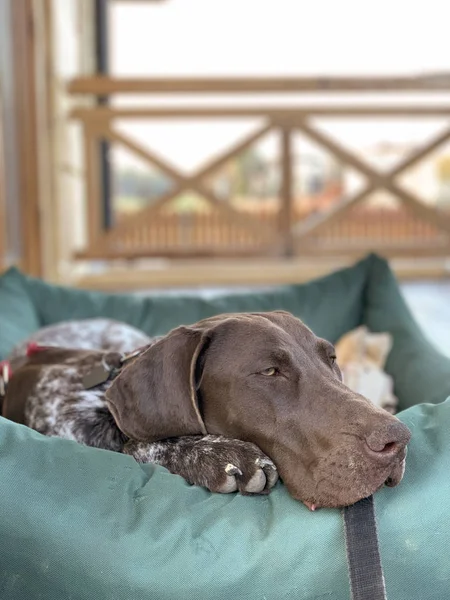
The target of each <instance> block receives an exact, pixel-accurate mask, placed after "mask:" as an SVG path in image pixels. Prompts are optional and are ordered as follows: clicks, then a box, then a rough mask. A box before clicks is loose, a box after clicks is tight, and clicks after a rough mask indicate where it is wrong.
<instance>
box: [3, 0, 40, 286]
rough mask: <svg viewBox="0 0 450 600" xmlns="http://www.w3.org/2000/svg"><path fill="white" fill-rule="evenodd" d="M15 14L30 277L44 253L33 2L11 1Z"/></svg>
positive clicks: (24, 233)
mask: <svg viewBox="0 0 450 600" xmlns="http://www.w3.org/2000/svg"><path fill="white" fill-rule="evenodd" d="M10 6H11V12H12V39H13V62H14V64H13V69H14V73H15V90H14V95H15V103H16V104H15V110H16V113H15V114H14V118H15V121H16V131H17V144H18V157H17V164H18V171H19V178H20V180H19V204H20V209H21V210H20V218H21V229H22V248H23V254H22V260H21V263H20V266H21V267H22V268H23V269H24V270H25V271H26V272H27V273H28V274H30V275H34V276H38V277H39V276H40V275H41V274H42V272H43V264H42V252H41V211H40V194H39V191H40V183H39V175H40V174H39V157H38V148H39V134H38V127H39V126H38V102H40V96H39V90H38V89H37V82H36V56H37V53H38V52H39V51H40V48H38V42H37V31H36V27H37V22H36V15H35V11H36V10H39V9H40V7H39V6H38V5H37V4H36V3H33V2H32V0H14V2H10Z"/></svg>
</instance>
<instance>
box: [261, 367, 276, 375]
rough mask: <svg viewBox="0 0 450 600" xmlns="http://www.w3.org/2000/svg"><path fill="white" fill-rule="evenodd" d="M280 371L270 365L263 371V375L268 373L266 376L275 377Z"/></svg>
mask: <svg viewBox="0 0 450 600" xmlns="http://www.w3.org/2000/svg"><path fill="white" fill-rule="evenodd" d="M277 373H278V370H277V369H275V367H269V368H268V369H264V371H261V375H266V377H273V376H274V375H276V374H277Z"/></svg>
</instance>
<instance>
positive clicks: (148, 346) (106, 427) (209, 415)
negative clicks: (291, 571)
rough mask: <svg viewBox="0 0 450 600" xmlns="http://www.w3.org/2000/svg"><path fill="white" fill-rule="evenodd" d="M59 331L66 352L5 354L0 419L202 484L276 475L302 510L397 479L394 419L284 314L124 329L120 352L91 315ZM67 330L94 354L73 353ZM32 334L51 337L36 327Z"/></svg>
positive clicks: (262, 486)
mask: <svg viewBox="0 0 450 600" xmlns="http://www.w3.org/2000/svg"><path fill="white" fill-rule="evenodd" d="M90 323H91V326H92V328H93V329H95V328H96V331H97V333H96V334H95V335H94V334H92V335H89V333H88V332H86V330H85V328H89V326H90V325H89V324H90ZM103 324H104V328H106V329H107V327H108V326H110V325H111V322H108V321H103ZM108 324H109V325H108ZM115 326H117V324H115ZM63 327H66V328H67V327H68V325H64V326H63ZM72 327H73V329H72V337H71V340H70V341H69V340H68V341H67V343H65V344H62V345H65V346H69V347H67V348H52V347H50V348H42V346H40V347H39V346H38V347H31V348H30V347H29V351H28V356H25V357H24V356H23V354H24V347H23V346H22V347H21V348H22V350H18V351H16V352H15V353H14V357H13V358H12V359H11V368H12V376H11V378H10V381H9V385H8V388H7V392H6V396H5V399H4V406H3V414H4V416H6V417H7V418H11V419H12V420H15V421H17V422H21V423H24V424H26V425H28V426H29V427H32V428H33V429H36V430H37V431H39V432H41V433H43V434H45V435H51V436H59V437H63V438H67V439H71V440H76V441H78V442H81V443H83V444H87V445H91V446H96V447H100V448H104V449H108V450H114V451H118V452H124V453H127V454H130V455H132V456H134V457H135V459H136V460H138V461H140V462H155V463H158V464H161V465H163V466H165V467H166V468H168V469H169V470H170V471H171V472H173V473H176V474H179V475H181V476H183V477H185V478H186V479H187V480H188V481H189V482H191V483H193V484H196V485H203V486H205V487H207V488H209V489H210V490H212V491H217V492H231V491H235V490H236V489H238V490H240V491H241V492H243V493H264V492H267V491H269V489H270V488H271V487H272V486H273V485H274V484H275V482H276V480H277V478H278V473H279V474H280V476H281V478H282V480H283V482H284V483H285V485H286V486H287V488H288V490H289V492H290V493H291V495H292V496H293V497H294V498H296V499H298V500H300V501H302V502H304V503H305V504H306V505H307V506H308V507H309V508H310V509H313V510H314V509H315V508H316V507H338V506H345V505H349V504H353V503H354V502H356V501H358V500H360V499H361V498H364V497H367V496H369V495H371V494H372V493H373V492H375V491H376V490H377V489H379V488H380V487H382V486H383V485H384V484H386V485H388V486H395V485H397V484H398V483H399V482H400V481H401V479H402V476H403V472H404V467H405V457H406V446H407V443H408V442H409V439H410V432H409V430H408V429H407V427H406V426H405V425H403V424H402V423H401V422H400V421H399V420H398V419H397V418H396V417H394V416H392V415H390V414H388V413H387V412H386V411H384V410H382V409H380V408H378V407H376V406H374V405H373V404H372V403H371V402H370V401H369V400H367V399H366V398H364V397H363V396H361V395H359V394H357V393H356V392H353V391H351V390H350V389H349V388H347V387H346V386H345V385H344V384H343V383H342V380H341V373H340V370H339V367H338V365H337V363H336V358H335V351H334V348H333V346H332V345H331V344H330V343H328V342H327V341H325V340H323V339H321V338H318V337H317V336H316V335H314V333H313V332H312V331H311V330H310V329H308V327H306V326H305V325H304V324H303V323H302V322H301V321H300V320H299V319H297V318H295V317H294V316H293V315H291V314H289V313H286V312H283V311H274V312H269V313H247V314H229V315H220V316H217V317H213V318H210V319H205V320H203V321H200V322H198V323H196V324H194V325H192V326H189V327H179V328H177V329H174V330H173V331H171V332H170V333H169V334H168V335H166V336H164V337H162V338H159V339H157V340H149V339H148V338H146V337H145V336H143V337H142V339H138V337H137V338H135V339H134V342H133V343H135V344H137V345H139V346H143V347H141V348H140V349H139V350H138V351H137V352H135V353H132V354H131V355H129V356H127V355H125V356H124V355H123V354H122V353H121V352H122V350H123V346H121V347H120V348H119V347H118V346H116V347H115V346H113V345H108V342H107V337H108V336H107V331H106V329H104V330H102V328H101V327H100V325H99V321H93V322H89V321H87V322H84V323H83V324H80V323H76V324H73V325H72ZM122 327H124V328H126V327H127V326H125V325H122ZM56 328H57V326H56ZM80 329H83V338H84V339H85V340H87V339H88V340H90V341H89V343H90V344H94V343H97V346H96V348H97V349H95V350H94V349H89V348H87V346H88V345H89V344H88V343H87V342H86V343H85V346H84V348H85V349H80V347H79V345H77V341H76V337H77V333H76V331H80ZM100 331H102V333H101V336H100V337H101V338H102V340H103V342H102V344H100V343H99V339H96V336H97V338H99V332H100ZM134 333H136V332H135V330H134ZM124 335H125V334H124ZM46 336H47V337H46ZM50 337H51V336H50ZM69 337H70V336H69ZM105 340H106V341H105ZM35 341H36V342H38V343H39V344H44V343H49V342H51V340H50V339H49V336H48V331H47V334H46V333H45V332H44V334H41V335H40V336H39V335H38V336H36V337H35ZM58 344H60V345H61V337H59V340H58ZM74 346H75V347H74ZM119 346H120V344H119ZM128 349H129V348H127V349H126V350H128ZM272 461H273V462H272ZM275 465H276V467H275Z"/></svg>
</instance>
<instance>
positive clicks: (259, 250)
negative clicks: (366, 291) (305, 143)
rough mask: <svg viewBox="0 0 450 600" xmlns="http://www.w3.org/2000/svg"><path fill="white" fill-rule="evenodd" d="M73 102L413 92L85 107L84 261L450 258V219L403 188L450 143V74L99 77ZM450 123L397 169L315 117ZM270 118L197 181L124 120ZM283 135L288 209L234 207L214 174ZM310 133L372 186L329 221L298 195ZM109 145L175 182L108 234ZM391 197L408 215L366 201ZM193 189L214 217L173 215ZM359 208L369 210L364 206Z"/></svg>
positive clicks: (77, 89)
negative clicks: (426, 98) (104, 166)
mask: <svg viewBox="0 0 450 600" xmlns="http://www.w3.org/2000/svg"><path fill="white" fill-rule="evenodd" d="M69 91H70V92H71V93H72V94H83V95H93V96H115V95H118V94H121V95H123V94H133V95H136V94H141V93H142V94H158V93H170V94H186V93H189V94H204V93H220V94H226V93H233V94H250V93H258V94H262V93H269V92H283V93H291V92H295V93H302V92H312V91H314V92H322V93H324V92H326V93H327V94H338V93H340V92H350V91H351V92H358V93H360V94H365V93H368V92H371V93H375V92H383V93H388V92H389V93H392V92H397V93H399V92H402V93H403V95H404V96H405V98H404V99H403V101H402V104H401V105H400V104H398V103H395V104H394V103H392V104H389V105H387V104H383V105H380V104H372V105H367V104H361V103H359V104H358V103H355V102H352V103H351V104H348V103H347V104H342V103H340V104H337V105H329V104H328V105H308V106H304V105H301V106H296V107H285V106H279V105H273V106H264V107H261V106H254V107H250V106H238V105H232V106H231V105H226V106H217V105H215V106H210V107H209V108H205V107H202V106H198V105H189V106H182V107H171V108H169V107H166V106H161V107H157V106H142V107H132V108H129V107H127V108H121V107H115V106H112V105H109V106H95V107H92V108H86V107H80V108H77V109H75V110H73V112H72V117H73V118H75V119H78V120H79V121H81V123H82V125H83V132H84V146H85V165H86V188H87V207H88V219H87V221H88V230H89V241H88V247H87V248H86V250H85V251H84V252H83V253H81V256H82V257H83V258H106V259H114V258H133V257H144V256H177V257H181V256H199V255H203V256H216V255H221V256H236V255H259V256H263V255H278V256H280V255H284V256H293V255H297V254H302V255H306V254H314V255H319V254H330V253H331V254H336V253H341V254H343V255H345V254H354V253H362V252H364V251H366V250H368V249H370V250H378V251H379V252H381V253H383V254H386V255H390V256H397V255H399V256H400V255H429V256H433V255H450V215H449V214H448V213H445V212H441V211H439V210H437V209H436V208H435V207H434V206H431V205H430V204H429V203H427V202H426V201H425V200H424V199H423V198H421V197H420V196H419V195H418V194H417V192H411V191H409V190H407V189H405V188H404V187H402V186H401V185H400V184H399V183H398V179H399V177H400V176H401V175H403V174H404V173H405V171H406V170H407V169H410V168H411V167H414V166H417V165H418V164H419V163H420V162H422V161H423V160H424V159H426V158H428V157H429V155H430V153H432V152H434V151H436V150H437V149H439V148H441V147H442V146H443V145H444V144H445V143H446V142H448V141H449V140H450V75H448V74H444V75H439V74H437V75H436V76H428V77H404V78H401V77H395V78H376V79H363V78H321V79H320V78H319V79H304V78H303V79H299V78H297V79H256V78H255V79H236V78H233V79H189V80H188V79H142V80H135V79H112V78H106V77H93V78H83V79H77V80H75V81H73V82H71V83H70V85H69ZM406 92H422V93H437V92H439V93H446V94H449V95H448V100H447V101H444V102H442V101H441V102H440V103H439V104H438V103H436V102H433V103H429V104H424V103H422V104H420V105H419V104H418V103H417V102H411V94H410V93H409V94H405V93H406ZM321 116H322V117H324V116H326V117H345V118H361V117H368V118H371V117H411V118H414V117H417V118H421V119H423V118H428V117H447V118H448V121H449V123H448V126H447V127H446V128H444V129H443V130H442V131H441V133H439V134H438V135H436V136H435V137H434V138H433V139H431V140H428V141H427V142H426V143H425V144H424V145H422V146H420V147H419V148H417V149H415V150H414V151H413V152H411V153H410V154H409V156H407V157H406V158H404V159H403V160H402V161H401V163H400V164H398V165H397V166H395V167H394V168H393V169H391V170H390V171H388V172H384V171H383V172H382V171H378V170H377V169H375V168H373V167H372V166H369V165H368V164H367V163H366V162H364V161H363V160H362V159H361V158H360V157H359V156H358V155H357V154H355V153H354V152H353V151H350V150H349V149H348V148H346V147H345V146H344V145H343V144H341V143H339V142H337V141H336V140H335V139H334V138H332V137H330V136H329V135H327V134H326V133H324V132H323V131H322V130H320V129H319V128H317V127H316V126H315V125H314V124H313V123H312V122H311V118H312V117H321ZM249 117H251V118H254V117H260V118H261V119H262V120H263V123H262V124H261V126H260V127H259V128H258V129H256V130H255V131H254V132H253V133H252V134H251V135H249V136H247V137H246V138H245V139H243V140H240V141H239V142H238V143H237V144H235V145H234V146H232V147H231V148H230V149H229V150H227V151H226V152H224V153H222V155H221V156H220V157H216V158H214V160H212V161H210V162H209V163H208V164H207V165H205V166H204V167H203V168H202V169H200V170H198V171H197V172H196V173H194V174H192V175H185V174H183V173H182V172H180V171H179V170H178V169H176V168H175V167H173V166H172V165H171V164H169V163H168V161H166V160H164V159H163V158H161V157H160V156H158V154H157V153H155V152H154V151H152V150H149V149H148V148H147V147H144V146H143V145H141V144H139V143H138V142H136V141H135V140H133V139H132V138H131V137H129V136H128V135H126V134H124V133H122V132H120V131H118V129H117V128H116V127H115V123H116V122H117V121H118V120H124V121H127V120H132V119H142V118H145V119H149V120H158V119H161V118H164V119H167V118H170V119H173V120H177V119H186V118H191V119H206V120H207V119H213V118H214V119H217V118H219V119H224V118H249ZM272 132H278V134H279V137H280V165H281V174H282V177H281V188H280V194H279V195H280V198H279V205H278V209H277V211H276V212H272V213H270V214H269V213H268V214H265V213H264V211H260V212H259V213H255V212H254V211H253V212H251V213H250V212H249V211H246V210H245V209H244V208H242V209H241V207H237V206H236V205H235V204H233V203H232V202H224V201H223V200H222V199H221V198H219V197H218V196H217V194H216V193H215V192H214V191H213V189H212V187H210V186H209V181H210V180H211V177H213V176H214V174H215V173H217V172H218V171H219V170H220V168H222V167H223V166H224V165H225V164H226V163H227V162H228V161H229V160H231V159H234V158H236V157H237V156H238V155H239V154H240V153H241V152H243V151H244V150H246V149H248V148H249V147H251V146H252V145H253V144H255V143H256V142H258V141H259V140H260V139H261V138H262V137H263V136H265V135H266V134H268V133H272ZM296 132H300V133H301V134H303V135H304V136H306V138H308V139H309V140H311V141H313V142H314V143H315V144H317V145H319V146H320V147H322V148H323V149H324V150H326V151H328V152H329V153H330V154H331V155H333V156H334V157H335V158H336V159H337V160H338V161H339V162H340V163H341V164H342V165H343V166H346V167H351V168H352V169H354V170H356V171H357V172H358V173H359V174H361V175H363V176H364V178H365V180H366V185H365V187H364V188H363V189H362V190H360V191H358V192H357V193H354V194H349V195H347V196H344V197H342V198H340V199H338V200H337V201H336V202H335V203H334V204H333V205H332V206H331V208H329V209H328V210H326V211H322V212H319V213H318V214H309V215H300V214H299V213H298V209H297V204H296V201H295V200H296V199H295V197H294V196H295V194H294V187H293V171H294V158H293V149H292V145H293V136H294V134H295V133H296ZM100 140H107V141H108V142H110V143H112V144H119V145H121V146H122V147H123V148H126V149H127V150H128V151H130V152H131V153H133V154H134V155H136V156H138V157H139V158H140V159H141V160H144V161H145V162H147V163H148V164H149V165H151V166H152V167H156V168H158V169H159V171H161V172H162V173H163V174H164V175H165V176H167V178H169V179H170V180H171V181H172V183H173V186H172V188H171V190H170V191H169V192H167V193H165V194H163V195H162V196H161V197H160V198H158V199H157V200H156V201H153V202H152V203H149V204H148V205H147V206H146V207H145V208H143V209H142V210H140V211H139V212H138V213H137V214H133V215H122V216H121V217H120V219H118V220H117V222H116V224H115V225H114V226H113V227H112V228H111V229H109V230H105V229H104V228H103V225H102V218H101V201H100V198H101V185H100V169H99V163H98V161H99V154H98V144H99V141H100ZM380 190H383V191H385V192H388V193H389V194H390V195H392V196H394V197H395V198H396V199H397V200H398V201H399V202H400V208H398V209H396V210H393V211H392V210H391V211H388V212H386V211H385V212H383V210H380V209H378V212H377V211H372V212H369V210H368V209H367V210H365V209H363V208H362V205H361V203H362V202H363V201H365V200H366V199H367V198H368V197H369V196H370V195H371V194H373V193H374V192H378V191H380ZM186 191H190V192H194V193H196V194H198V195H199V196H202V197H203V198H204V199H205V200H206V201H207V202H208V204H209V206H210V208H211V211H210V212H209V213H208V214H188V215H186V214H183V213H181V214H167V211H165V210H163V209H165V208H166V207H167V206H168V204H169V203H170V202H171V201H173V200H174V199H175V198H176V197H177V196H179V195H180V194H183V193H184V192H186ZM356 208H358V210H356Z"/></svg>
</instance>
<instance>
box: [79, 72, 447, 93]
mask: <svg viewBox="0 0 450 600" xmlns="http://www.w3.org/2000/svg"><path fill="white" fill-rule="evenodd" d="M68 91H69V93H71V94H95V95H98V96H103V95H111V94H116V93H120V94H155V93H156V94H158V93H172V94H192V93H217V92H219V93H221V94H223V93H232V94H236V93H238V94H240V93H273V92H277V93H287V92H293V93H302V92H322V93H323V92H327V93H329V92H365V93H367V92H384V93H385V92H445V91H450V72H449V73H447V72H446V73H442V74H430V75H429V76H413V77H405V76H391V77H357V76H352V77H328V76H324V77H220V78H219V77H208V78H198V77H197V78H187V77H186V78H151V79H149V78H114V77H105V76H103V77H102V76H97V77H95V76H94V77H79V78H76V79H73V80H72V81H71V82H70V83H69V84H68Z"/></svg>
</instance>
